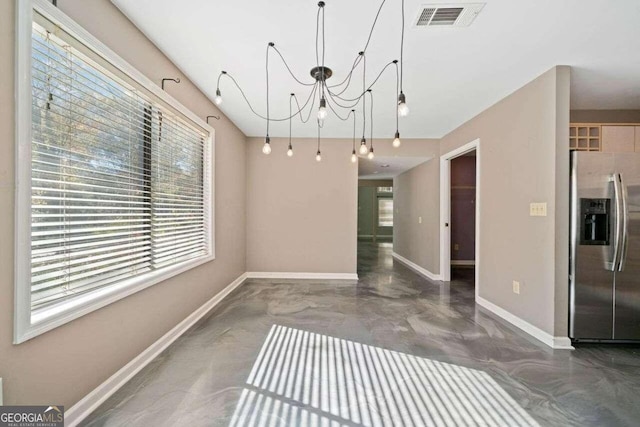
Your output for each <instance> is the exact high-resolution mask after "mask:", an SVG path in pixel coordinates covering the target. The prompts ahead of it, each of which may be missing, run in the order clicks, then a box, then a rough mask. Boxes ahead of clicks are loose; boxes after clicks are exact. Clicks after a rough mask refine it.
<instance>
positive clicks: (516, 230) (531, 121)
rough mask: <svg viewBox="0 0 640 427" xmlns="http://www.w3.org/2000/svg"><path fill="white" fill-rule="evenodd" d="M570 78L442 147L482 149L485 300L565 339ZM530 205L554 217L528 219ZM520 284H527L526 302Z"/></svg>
mask: <svg viewBox="0 0 640 427" xmlns="http://www.w3.org/2000/svg"><path fill="white" fill-rule="evenodd" d="M569 73H570V70H569V68H568V67H554V68H552V69H551V70H549V71H547V72H546V73H544V74H542V75H541V76H540V77H538V78H536V79H535V80H533V81H532V82H530V83H528V84H527V85H525V86H524V87H522V88H521V89H519V90H517V91H516V92H514V93H513V94H511V95H509V96H507V97H506V98H504V99H503V100H501V101H500V102H498V103H497V104H495V105H494V106H492V107H490V108H488V109H487V110H485V111H484V112H482V113H481V114H479V115H478V116H476V117H474V118H473V119H471V120H470V121H468V122H467V123H465V124H464V125H462V126H460V127H459V128H458V129H456V130H454V131H453V132H451V133H449V134H448V135H446V136H445V137H444V138H443V139H442V143H441V153H442V154H444V153H447V152H449V151H451V150H453V149H455V148H457V147H459V146H461V145H464V144H466V143H468V142H470V141H473V140H474V139H476V138H480V141H481V148H480V154H479V162H480V182H479V185H480V230H479V232H480V259H479V272H480V278H479V281H480V282H479V285H478V286H479V289H480V296H481V297H483V298H485V299H487V300H489V301H490V302H492V303H494V304H496V305H498V306H500V307H502V308H503V309H505V310H507V311H509V312H511V313H512V314H514V315H516V316H518V317H520V318H521V319H524V320H525V321H527V322H529V323H531V324H533V325H535V326H537V327H538V328H540V329H542V330H543V331H545V332H547V333H549V334H552V335H554V334H555V335H557V336H565V337H566V336H567V320H566V319H567V300H568V296H567V290H568V283H567V277H568V269H567V266H568V250H567V245H568V243H567V242H568V238H569V232H568V228H569V227H568V218H569V210H568V204H569V188H568V182H569V161H568V159H569V150H568V149H567V148H568V147H567V145H568V142H567V141H568V128H569V78H570V77H569ZM531 202H547V204H548V216H547V217H531V216H529V203H531ZM432 220H433V221H434V222H436V221H437V217H436V216H434V217H433V218H432ZM513 280H518V281H520V282H521V290H520V294H519V295H516V294H514V293H513V292H512V281H513Z"/></svg>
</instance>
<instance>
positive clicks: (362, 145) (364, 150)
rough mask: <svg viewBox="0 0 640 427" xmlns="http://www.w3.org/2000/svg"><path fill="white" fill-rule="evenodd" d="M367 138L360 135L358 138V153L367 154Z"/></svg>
mask: <svg viewBox="0 0 640 427" xmlns="http://www.w3.org/2000/svg"><path fill="white" fill-rule="evenodd" d="M367 151H368V150H367V140H366V139H364V137H362V139H361V140H360V154H367Z"/></svg>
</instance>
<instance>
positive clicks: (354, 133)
mask: <svg viewBox="0 0 640 427" xmlns="http://www.w3.org/2000/svg"><path fill="white" fill-rule="evenodd" d="M351 113H352V114H353V152H354V154H355V151H356V110H351Z"/></svg>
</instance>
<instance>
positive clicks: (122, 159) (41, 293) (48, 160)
mask: <svg viewBox="0 0 640 427" xmlns="http://www.w3.org/2000/svg"><path fill="white" fill-rule="evenodd" d="M40 7H44V8H46V7H45V6H40ZM36 9H39V7H36ZM38 12H40V11H36V12H34V14H33V18H32V25H31V39H30V40H31V43H30V45H31V46H30V52H29V57H28V58H27V59H28V60H29V62H30V65H29V70H30V74H31V82H30V83H31V85H30V88H29V89H30V93H27V96H29V95H30V102H31V106H30V116H31V118H30V122H31V126H30V129H29V132H28V134H29V135H30V137H28V139H27V140H26V141H25V140H24V139H25V138H24V136H25V134H24V133H23V134H22V138H19V141H18V144H19V146H21V147H22V148H23V149H24V148H25V147H26V148H28V150H27V151H28V152H29V153H30V156H29V157H28V158H26V159H22V161H21V162H20V164H19V165H18V168H20V170H22V171H23V172H24V171H25V170H27V169H28V172H27V175H26V176H25V175H21V176H22V177H23V178H25V177H26V178H27V179H26V180H25V179H22V180H21V181H19V182H21V186H20V187H19V193H20V194H21V195H22V198H21V199H20V200H18V204H19V209H20V208H22V209H23V213H24V214H26V216H27V217H28V222H27V221H25V222H26V226H25V227H23V228H24V229H19V230H18V239H19V240H20V242H21V243H22V247H23V248H24V251H25V252H26V255H27V259H26V262H27V263H28V265H23V266H22V267H18V268H17V274H16V278H17V279H16V280H17V283H16V289H17V291H18V292H17V294H18V295H19V298H17V300H16V301H17V310H16V311H17V312H20V313H19V314H18V318H17V322H16V323H20V325H17V326H16V341H17V342H20V341H23V340H25V339H28V338H30V337H31V336H34V335H37V334H38V333H41V332H43V331H44V330H48V329H51V328H52V327H55V326H58V325H59V324H62V323H65V322H66V321H69V320H71V319H72V318H75V317H78V316H79V315H82V314H84V313H85V312H88V311H90V309H95V308H98V307H100V306H103V305H105V304H107V303H109V302H112V301H113V300H115V299H119V298H122V297H123V296H126V295H128V294H130V293H132V292H135V290H139V289H142V288H144V287H146V286H149V285H151V284H153V283H156V282H158V281H160V280H163V279H165V278H168V277H170V276H171V275H174V274H177V273H179V272H180V271H183V270H185V269H186V268H190V267H192V266H195V265H197V264H200V263H202V262H205V261H208V260H210V259H212V258H213V242H212V240H213V230H212V226H211V224H212V211H211V206H210V205H211V203H212V202H211V200H212V199H211V194H210V193H211V188H212V186H211V182H210V181H211V176H212V174H211V172H210V170H211V161H210V158H211V152H212V147H211V145H212V135H211V132H210V131H209V130H207V128H208V127H207V126H206V125H203V124H202V123H201V121H200V120H199V119H196V118H195V117H193V116H192V114H190V113H185V111H184V107H181V106H180V105H179V104H177V102H175V101H172V100H168V99H165V98H167V97H165V96H164V95H162V94H161V93H160V92H158V91H157V90H154V89H153V87H152V85H149V82H148V81H146V79H145V78H143V77H141V75H139V73H138V74H136V73H131V70H128V72H126V71H124V70H123V67H121V66H118V65H117V64H118V63H120V62H121V60H120V59H119V58H117V57H115V58H109V60H105V57H106V55H105V52H99V51H98V50H97V49H95V48H93V47H90V46H94V45H95V44H98V45H99V42H95V41H93V43H92V40H90V39H89V40H87V39H86V38H85V39H83V40H82V41H80V39H79V38H77V37H76V36H72V35H71V34H72V32H68V31H66V29H65V28H63V27H62V25H60V24H59V23H58V22H56V20H55V18H54V17H53V16H52V17H51V19H49V18H45V17H44V13H38ZM51 14H52V15H62V14H60V12H59V11H57V10H56V11H51ZM62 17H64V15H62ZM64 18H66V17H64ZM66 19H68V18H66ZM30 21H31V20H30ZM87 38H90V37H87ZM109 53H110V52H107V54H109ZM111 55H112V56H113V54H111ZM111 60H113V62H112V61H111ZM134 74H136V75H134ZM19 114H20V112H19ZM21 117H22V116H21ZM27 183H29V184H30V185H29V187H30V188H27V189H25V188H24V186H25V185H26V184H27ZM25 192H28V194H27V196H26V197H24V193H25ZM19 197H20V195H19ZM25 200H26V201H27V203H28V207H27V206H24V203H23V202H24V201H25ZM22 255H25V253H21V254H19V255H18V254H17V256H22ZM114 296H115V298H114Z"/></svg>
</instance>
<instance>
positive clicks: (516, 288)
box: [513, 280, 520, 295]
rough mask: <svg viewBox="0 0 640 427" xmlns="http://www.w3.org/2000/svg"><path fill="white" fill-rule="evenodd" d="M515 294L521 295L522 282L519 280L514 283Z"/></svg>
mask: <svg viewBox="0 0 640 427" xmlns="http://www.w3.org/2000/svg"><path fill="white" fill-rule="evenodd" d="M513 293H514V294H518V295H520V282H518V281H517V280H514V281H513Z"/></svg>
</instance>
